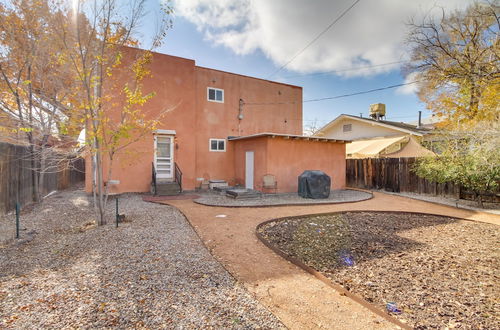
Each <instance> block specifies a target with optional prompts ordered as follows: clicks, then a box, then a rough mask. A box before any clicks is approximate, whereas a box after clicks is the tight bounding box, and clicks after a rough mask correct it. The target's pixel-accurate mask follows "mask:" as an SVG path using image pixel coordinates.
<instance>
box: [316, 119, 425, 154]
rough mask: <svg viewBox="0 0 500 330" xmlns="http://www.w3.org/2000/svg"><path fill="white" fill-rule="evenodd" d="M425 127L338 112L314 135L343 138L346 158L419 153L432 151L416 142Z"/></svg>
mask: <svg viewBox="0 0 500 330" xmlns="http://www.w3.org/2000/svg"><path fill="white" fill-rule="evenodd" d="M429 132H430V130H429V129H427V128H418V127H417V126H414V125H410V124H405V123H399V122H393V121H387V120H382V119H378V120H377V119H372V118H364V117H357V116H352V115H346V114H342V115H340V116H338V117H337V118H335V119H334V120H332V121H331V122H329V123H328V124H326V125H325V126H323V127H322V128H321V129H319V130H318V132H316V133H315V134H314V136H318V137H324V138H329V139H345V140H350V141H352V143H349V144H348V145H346V157H347V158H379V157H390V158H397V157H420V156H425V155H432V154H433V153H432V152H431V151H430V150H428V149H426V148H424V147H423V146H421V145H420V143H419V142H420V140H421V139H422V137H423V136H424V135H426V134H428V133H429Z"/></svg>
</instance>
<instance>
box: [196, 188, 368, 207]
mask: <svg viewBox="0 0 500 330" xmlns="http://www.w3.org/2000/svg"><path fill="white" fill-rule="evenodd" d="M343 190H353V191H360V192H364V193H366V194H369V195H370V196H369V197H367V198H362V199H358V200H354V201H338V202H318V203H282V204H264V205H216V204H205V203H201V202H199V201H197V200H196V199H193V203H196V204H199V205H203V206H208V207H229V208H241V207H250V208H266V207H283V206H309V205H310V206H317V205H335V204H349V203H358V202H364V201H367V200H370V199H372V198H373V192H371V191H369V190H363V189H357V188H346V189H343Z"/></svg>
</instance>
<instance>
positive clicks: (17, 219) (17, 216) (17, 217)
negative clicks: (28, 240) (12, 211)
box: [16, 203, 19, 238]
mask: <svg viewBox="0 0 500 330" xmlns="http://www.w3.org/2000/svg"><path fill="white" fill-rule="evenodd" d="M16 238H19V203H16Z"/></svg>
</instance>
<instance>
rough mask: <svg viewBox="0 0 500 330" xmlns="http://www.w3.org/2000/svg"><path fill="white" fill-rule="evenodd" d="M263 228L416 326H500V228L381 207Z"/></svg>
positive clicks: (328, 273) (280, 244)
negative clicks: (392, 307)
mask: <svg viewBox="0 0 500 330" xmlns="http://www.w3.org/2000/svg"><path fill="white" fill-rule="evenodd" d="M259 232H261V234H262V235H263V236H264V237H265V238H266V239H267V240H268V241H270V242H271V243H273V244H274V245H275V246H277V247H278V248H280V249H281V250H282V251H283V252H285V253H286V254H288V255H290V256H292V257H295V258H297V259H299V260H301V261H303V262H305V263H306V264H308V265H309V266H312V267H313V268H315V269H317V270H318V271H321V272H322V273H324V274H325V275H326V276H328V277H330V278H331V279H332V280H333V281H335V282H337V283H339V284H341V285H342V286H343V287H345V288H346V289H348V290H350V291H351V292H353V293H355V294H358V295H360V296H362V297H363V298H364V299H366V300H367V301H369V302H372V303H373V304H375V305H376V306H378V307H379V308H381V309H384V310H385V309H386V307H387V303H389V302H393V303H395V304H396V308H397V309H398V310H399V311H400V312H401V313H398V311H396V313H393V315H394V316H395V317H397V318H398V319H400V320H401V321H403V322H406V323H408V324H409V325H410V326H412V327H414V328H416V329H433V328H439V329H444V328H462V329H499V328H500V302H499V297H500V282H499V274H500V273H499V270H500V258H499V249H498V248H499V245H498V243H499V240H500V230H499V227H498V226H497V225H493V224H487V223H479V222H471V221H463V220H458V219H453V218H447V217H440V216H432V215H422V214H410V213H384V212H346V213H342V214H332V215H320V216H308V217H303V218H288V219H283V220H278V221H275V222H271V223H269V224H266V225H264V226H262V227H260V228H259Z"/></svg>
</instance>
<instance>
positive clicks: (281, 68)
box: [268, 0, 361, 79]
mask: <svg viewBox="0 0 500 330" xmlns="http://www.w3.org/2000/svg"><path fill="white" fill-rule="evenodd" d="M360 1H361V0H356V1H354V3H353V4H352V5H351V6H350V7H349V8H347V9H346V10H344V12H342V14H340V16H339V17H337V18H336V19H335V20H333V22H331V23H330V25H328V26H327V27H326V29H324V30H323V31H321V33H320V34H318V35H317V36H316V38H314V39H313V40H311V41H310V42H309V43H308V44H307V45H306V46H305V47H304V48H302V49H301V50H300V51H299V52H298V53H296V54H295V55H294V56H293V57H292V58H291V59H290V60H289V61H288V62H286V63H285V64H283V65H282V66H281V67H280V68H279V69H277V70H276V71H274V72H273V73H272V74H271V75H270V76H269V77H268V79H269V78H271V77H272V76H274V75H275V74H277V73H278V72H280V71H281V70H283V69H284V68H285V67H286V66H287V65H288V64H290V63H292V61H293V60H295V59H296V58H297V56H299V55H300V54H302V53H303V52H304V51H305V50H306V49H307V48H309V46H311V45H312V44H313V43H314V42H316V40H318V39H319V38H321V36H322V35H323V34H325V33H326V32H327V31H328V30H330V28H331V27H332V26H334V25H335V23H337V22H338V21H339V20H340V19H341V18H342V17H344V16H345V14H347V12H349V10H351V9H352V8H353V7H354V6H355V5H356V4H357V3H358V2H360Z"/></svg>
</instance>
